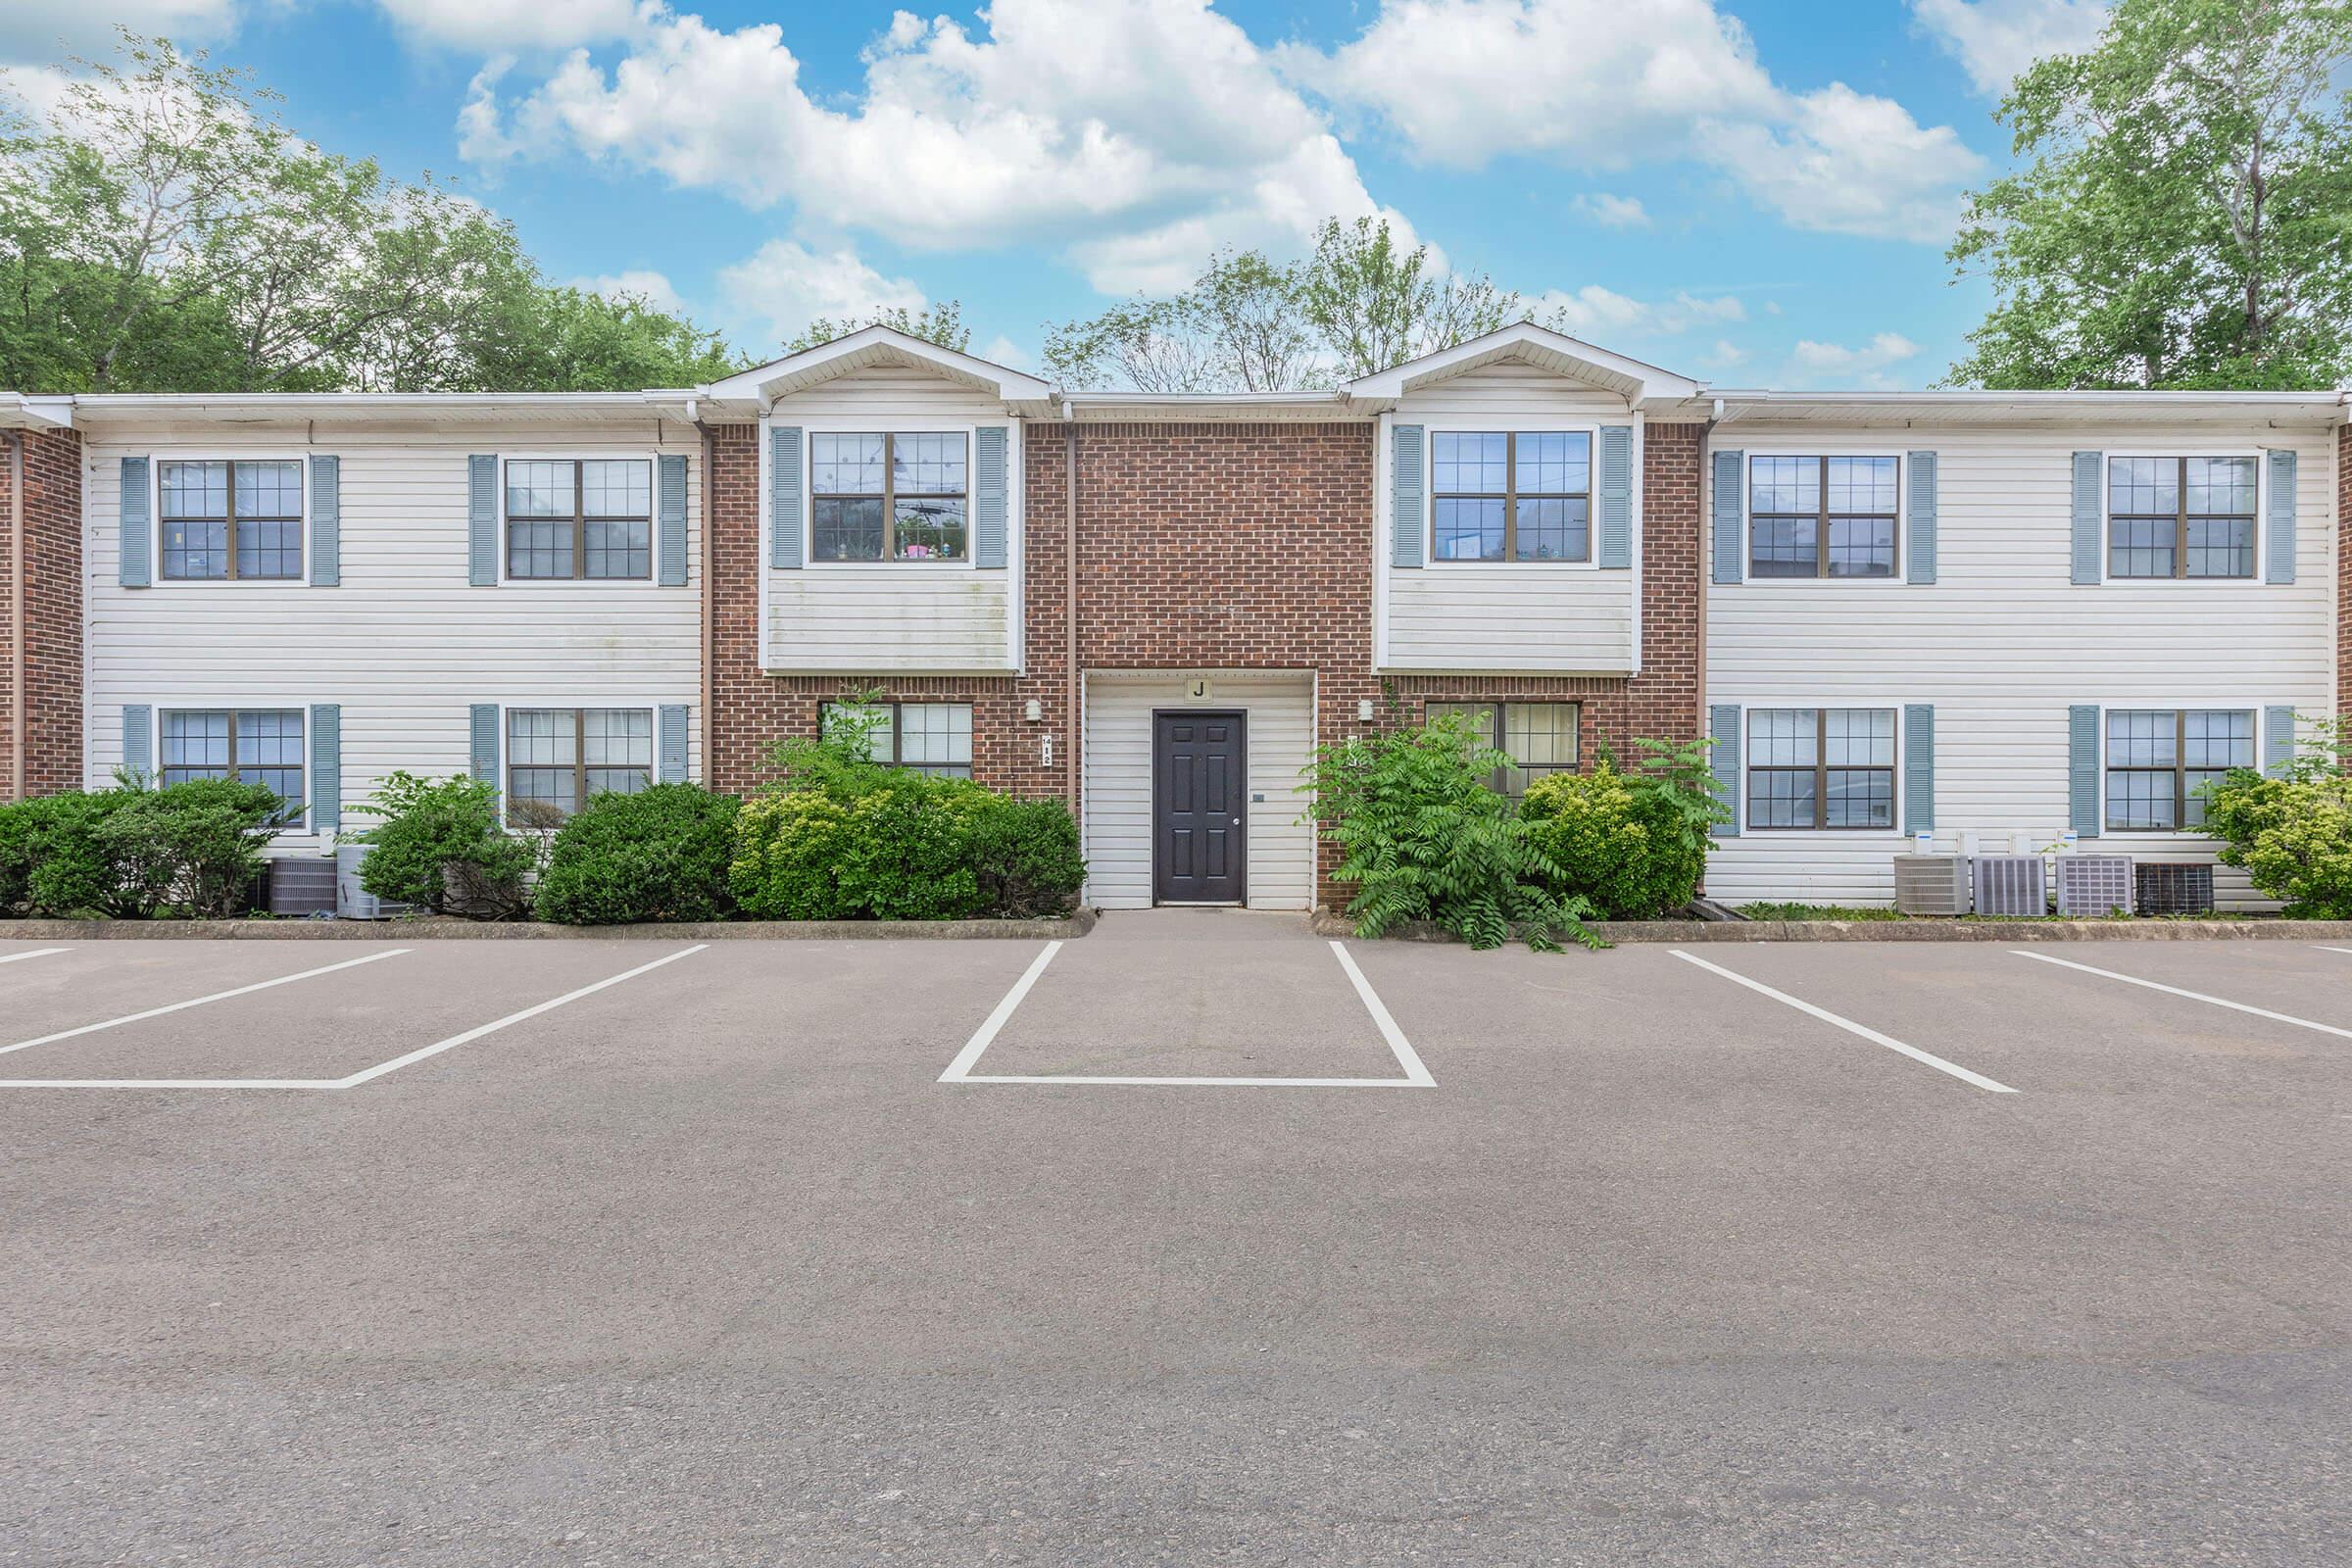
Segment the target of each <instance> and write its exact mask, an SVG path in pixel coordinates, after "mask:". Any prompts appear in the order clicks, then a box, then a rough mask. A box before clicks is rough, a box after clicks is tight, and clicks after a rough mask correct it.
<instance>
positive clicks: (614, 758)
mask: <svg viewBox="0 0 2352 1568" xmlns="http://www.w3.org/2000/svg"><path fill="white" fill-rule="evenodd" d="M581 719H582V721H583V722H584V723H585V724H586V726H587V733H586V734H585V735H584V736H583V737H582V741H581V745H582V755H581V760H582V761H584V762H586V763H587V764H588V765H589V766H591V767H651V766H653V765H654V715H653V714H652V713H650V712H648V711H646V710H644V709H642V708H591V709H589V710H588V711H587V712H585V713H583V714H582V715H581Z"/></svg>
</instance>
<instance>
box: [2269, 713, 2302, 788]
mask: <svg viewBox="0 0 2352 1568" xmlns="http://www.w3.org/2000/svg"><path fill="white" fill-rule="evenodd" d="M2262 737H2263V760H2262V770H2263V771H2264V772H2265V773H2268V774H2270V775H2271V777H2273V778H2277V777H2278V776H2279V775H2280V774H2282V773H2284V772H2285V771H2286V766H2287V764H2288V763H2289V762H2292V761H2293V760H2295V711H2294V710H2293V709H2291V708H2266V709H2264V710H2263V711H2262Z"/></svg>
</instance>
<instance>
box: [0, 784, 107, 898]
mask: <svg viewBox="0 0 2352 1568" xmlns="http://www.w3.org/2000/svg"><path fill="white" fill-rule="evenodd" d="M127 794H128V792H127V791H124V790H100V791H97V792H95V793H91V794H84V793H82V792H81V791H79V790H73V791H69V792H67V793H66V794H63V795H42V796H37V797H35V798H33V799H31V800H25V801H18V802H16V803H15V804H14V805H11V806H0V911H5V912H7V913H10V914H41V915H52V916H61V917H66V916H74V915H96V914H116V913H120V912H122V911H121V910H120V909H119V908H118V907H116V900H115V884H116V878H115V875H114V862H113V861H112V859H111V858H109V856H108V854H107V851H106V850H105V849H104V848H103V847H102V846H101V845H100V844H99V842H98V836H97V829H98V825H99V824H100V823H101V822H103V821H104V820H105V819H106V817H107V815H108V814H109V813H110V812H112V811H113V810H114V809H116V808H117V807H119V806H121V805H122V803H123V799H124V797H125V796H126V795H127Z"/></svg>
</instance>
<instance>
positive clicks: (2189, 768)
mask: <svg viewBox="0 0 2352 1568" xmlns="http://www.w3.org/2000/svg"><path fill="white" fill-rule="evenodd" d="M2253 765H2254V711H2253V710H2252V709H2250V708H2238V709H2230V708H2188V709H2109V710H2108V711H2107V827H2108V829H2109V831H2111V832H2118V833H2129V832H2133V831H2140V832H2165V831H2169V830H2171V829H2173V828H2180V827H2196V826H2199V825H2200V824H2202V823H2203V822H2204V820H2205V802H2204V800H2203V799H2202V798H2201V797H2200V796H2199V795H2198V794H2197V788H2198V786H2199V785H2202V784H2208V783H2211V782H2212V781H2213V780H2215V779H2218V778H2220V777H2221V776H2222V775H2223V774H2225V773H2227V772H2229V770H2230V769H2231V768H2233V767H2252V766H2253Z"/></svg>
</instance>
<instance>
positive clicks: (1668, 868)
mask: <svg viewBox="0 0 2352 1568" xmlns="http://www.w3.org/2000/svg"><path fill="white" fill-rule="evenodd" d="M1640 744H1642V746H1643V747H1644V748H1645V749H1646V750H1648V751H1650V752H1651V754H1652V756H1651V760H1650V762H1649V763H1648V764H1647V770H1646V771H1643V772H1641V773H1630V774H1629V773H1620V772H1618V771H1617V769H1616V767H1615V766H1614V765H1613V764H1612V762H1611V760H1610V759H1609V758H1607V757H1606V756H1605V755H1604V756H1603V757H1601V758H1600V759H1599V760H1598V761H1597V763H1596V764H1595V766H1594V767H1593V771H1592V772H1590V773H1546V774H1544V775H1542V776H1541V777H1539V778H1538V779H1536V781H1535V782H1534V783H1532V784H1530V785H1529V786H1528V789H1527V799H1526V800H1525V802H1523V803H1522V805H1521V807H1520V814H1521V815H1522V816H1523V817H1524V818H1526V820H1527V831H1528V836H1529V837H1530V838H1531V839H1532V840H1533V841H1534V842H1535V845H1536V848H1537V849H1539V850H1541V851H1542V852H1543V853H1544V856H1545V857H1546V858H1549V859H1550V860H1551V861H1552V862H1553V863H1554V864H1556V865H1558V866H1559V868H1560V878H1559V881H1558V882H1557V883H1555V884H1554V891H1555V892H1557V893H1559V894H1560V895H1561V896H1562V897H1565V898H1576V897H1582V898H1584V899H1586V900H1588V901H1589V902H1590V903H1591V904H1592V905H1593V908H1594V910H1595V911H1597V913H1598V915H1599V917H1600V918H1602V919H1608V920H1654V919H1656V918H1657V917H1658V916H1659V915H1662V914H1670V913H1672V912H1673V911H1675V910H1677V909H1680V908H1681V907H1683V906H1684V905H1686V904H1689V903H1690V902H1691V895H1692V894H1694V893H1696V892H1697V891H1698V881H1699V878H1700V877H1701V876H1703V875H1704V874H1705V873H1706V868H1707V851H1708V849H1709V848H1710V847H1711V845H1712V842H1713V840H1712V836H1711V835H1710V833H1709V831H1708V829H1709V828H1710V827H1711V826H1712V824H1713V823H1714V822H1715V821H1716V820H1718V819H1720V817H1721V815H1722V814H1723V811H1722V808H1721V807H1720V806H1718V805H1717V804H1716V802H1715V799H1714V796H1713V794H1712V793H1711V792H1710V791H1709V789H1708V788H1707V784H1706V774H1705V770H1704V765H1705V748H1704V747H1703V745H1699V746H1691V747H1677V746H1668V745H1666V744H1664V743H1662V742H1653V741H1645V742H1642V743H1640Z"/></svg>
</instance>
